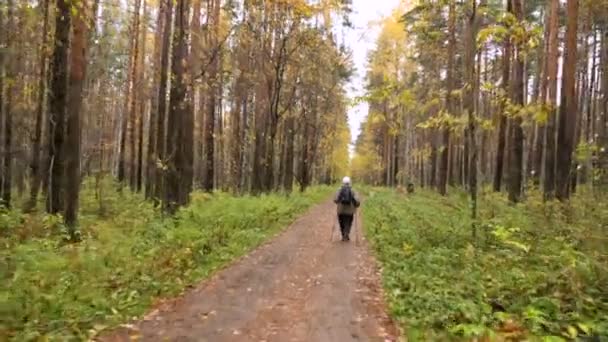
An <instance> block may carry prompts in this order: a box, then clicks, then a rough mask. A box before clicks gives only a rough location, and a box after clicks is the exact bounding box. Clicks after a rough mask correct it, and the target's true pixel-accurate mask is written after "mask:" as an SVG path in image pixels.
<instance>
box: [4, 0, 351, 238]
mask: <svg viewBox="0 0 608 342" xmlns="http://www.w3.org/2000/svg"><path fill="white" fill-rule="evenodd" d="M157 5H158V6H157ZM32 6H33V8H34V11H31V9H32ZM348 12H349V9H348V5H347V4H342V3H341V2H336V3H334V2H328V3H323V4H322V5H314V6H313V5H311V4H309V3H308V2H306V1H304V0H291V1H287V2H277V3H275V2H259V1H237V2H224V1H220V0H192V1H185V0H184V1H181V0H180V1H173V0H160V1H158V2H153V1H150V0H129V1H119V0H105V1H99V0H78V1H64V0H39V1H37V2H35V3H34V2H14V1H12V0H11V1H8V2H2V3H1V4H0V32H2V33H1V34H0V41H1V42H2V44H1V45H0V49H2V50H1V51H0V52H2V63H0V67H1V68H2V69H1V70H2V72H1V73H0V90H1V91H0V109H1V110H0V114H1V115H2V116H1V119H2V127H3V130H2V132H1V134H0V141H2V146H3V148H2V152H3V153H2V162H1V164H2V173H1V176H2V182H1V184H2V187H1V189H0V190H2V191H1V193H2V198H3V202H4V205H5V206H9V205H11V204H13V203H14V198H12V199H11V194H12V193H14V191H15V190H18V191H23V188H24V185H23V179H24V176H29V178H30V182H29V184H30V191H29V194H28V199H27V201H26V203H25V204H26V209H28V210H36V208H37V207H38V197H39V192H40V189H42V192H43V193H44V195H45V196H46V210H47V211H48V212H49V213H53V214H63V215H64V217H65V220H66V223H67V225H68V226H69V227H70V228H71V229H72V231H73V232H74V233H75V232H76V228H77V222H78V219H77V213H78V202H79V189H80V183H81V181H82V180H83V179H85V178H86V177H88V176H95V177H96V179H98V180H99V179H101V177H106V176H108V175H112V176H113V177H115V178H116V180H117V190H121V189H123V188H124V187H126V186H128V188H129V189H130V190H131V191H137V192H139V191H141V192H144V193H145V196H146V197H147V198H149V199H153V200H154V201H156V202H157V203H159V204H160V203H162V208H164V209H165V210H167V211H169V212H174V211H175V210H177V208H179V206H182V205H185V204H187V203H188V201H189V196H190V193H191V192H192V191H193V190H194V189H197V188H198V189H201V190H204V191H214V190H216V189H219V190H226V191H234V192H235V193H246V192H254V193H260V192H269V191H275V190H281V191H292V189H293V186H294V183H297V185H299V188H300V189H305V188H306V187H307V186H309V185H310V184H313V183H317V182H332V181H334V180H335V179H337V177H339V176H341V175H342V174H344V173H345V172H346V171H345V170H346V168H347V167H348V159H347V158H348V143H349V141H350V137H349V134H348V132H349V130H348V127H347V123H346V111H347V104H346V103H347V101H346V94H345V90H344V87H345V84H346V81H347V80H348V78H349V75H350V68H351V67H350V65H349V63H350V61H349V58H348V51H346V49H345V47H343V46H339V45H338V44H337V43H336V39H335V37H334V33H333V32H334V30H333V27H334V23H333V22H332V18H334V17H336V16H335V15H347V13H348ZM39 24H40V25H39ZM151 46H152V48H150V47H151ZM15 113H19V114H15ZM15 129H17V131H15ZM32 142H33V143H32ZM26 165H29V168H27V169H28V170H29V172H27V173H24V172H17V173H15V172H12V171H15V168H17V167H22V166H26ZM19 170H21V169H19ZM14 180H16V182H13V181H14ZM125 191H126V190H125ZM98 196H102V195H101V192H99V193H98ZM19 198H21V197H19ZM99 202H100V203H103V199H102V198H100V199H99ZM76 237H77V236H76V235H74V236H73V238H76Z"/></svg>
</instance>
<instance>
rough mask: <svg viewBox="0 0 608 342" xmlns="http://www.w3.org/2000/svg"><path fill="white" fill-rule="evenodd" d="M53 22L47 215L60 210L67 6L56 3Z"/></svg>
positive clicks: (65, 86)
mask: <svg viewBox="0 0 608 342" xmlns="http://www.w3.org/2000/svg"><path fill="white" fill-rule="evenodd" d="M56 11H57V13H56V15H55V18H56V22H55V50H54V52H53V64H52V69H51V70H52V71H51V72H52V75H53V78H52V80H51V86H50V89H51V91H50V93H49V98H50V104H49V135H48V137H49V165H48V168H49V170H50V171H49V182H48V187H49V190H48V193H47V208H46V210H47V212H49V213H51V214H57V213H59V212H61V211H63V195H64V194H63V181H64V177H63V174H64V155H63V149H64V146H63V145H64V138H65V117H66V107H67V88H68V70H67V64H68V48H69V43H70V39H69V38H70V21H71V11H70V4H69V3H68V2H67V0H57V6H56Z"/></svg>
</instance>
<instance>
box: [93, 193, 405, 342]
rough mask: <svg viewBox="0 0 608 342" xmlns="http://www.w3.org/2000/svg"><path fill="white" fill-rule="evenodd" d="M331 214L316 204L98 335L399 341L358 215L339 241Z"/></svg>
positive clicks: (108, 340) (110, 340) (108, 338)
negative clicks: (178, 291) (196, 281)
mask: <svg viewBox="0 0 608 342" xmlns="http://www.w3.org/2000/svg"><path fill="white" fill-rule="evenodd" d="M334 215H335V206H334V205H333V203H331V202H325V203H323V204H321V205H318V206H316V207H313V208H312V209H310V210H309V211H308V212H307V214H305V215H304V216H302V217H300V218H299V219H298V220H296V221H295V222H294V223H293V224H292V225H291V226H290V227H289V228H288V229H286V230H285V231H284V232H283V233H281V234H280V235H279V236H278V237H277V238H275V239H274V240H272V241H270V242H268V243H266V244H264V245H262V246H261V247H259V248H258V249H256V250H255V251H253V252H252V253H250V254H248V255H247V256H245V257H243V258H241V259H240V260H238V261H236V262H235V263H233V264H231V265H230V266H228V267H227V268H225V269H223V270H222V271H219V272H218V273H217V274H215V275H214V276H213V277H212V278H210V279H208V280H206V281H204V282H202V283H201V284H200V285H198V286H197V287H195V288H194V289H192V290H190V291H188V292H187V293H185V294H184V295H182V296H181V297H179V298H176V299H173V300H170V301H167V302H165V303H163V304H162V305H160V306H159V307H157V308H156V309H154V310H152V311H151V312H150V313H148V314H147V315H146V316H145V317H144V318H143V319H142V320H140V321H137V322H133V323H132V324H126V325H123V326H121V327H120V328H119V329H118V330H115V331H112V332H109V333H107V334H104V335H102V336H101V337H100V338H99V341H105V342H114V341H133V340H145V341H214V342H220V341H316V342H323V341H383V342H384V341H396V340H397V334H398V332H397V329H396V327H395V325H394V324H393V323H392V322H391V320H390V318H389V317H388V315H387V312H386V307H385V305H384V300H383V294H382V288H381V284H380V272H379V268H378V265H377V264H376V261H375V260H374V258H373V256H372V255H371V254H370V252H369V249H368V245H367V243H366V241H365V239H364V238H363V234H361V233H360V232H361V228H362V227H361V223H360V222H355V224H354V227H353V232H352V238H353V239H352V241H351V242H349V243H344V242H341V241H339V240H340V239H339V237H338V235H339V230H338V229H335V230H334V235H333V238H332V241H331V242H330V239H329V237H330V232H331V230H332V225H333V224H336V221H335V218H334ZM355 237H356V238H355Z"/></svg>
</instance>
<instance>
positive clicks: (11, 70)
mask: <svg viewBox="0 0 608 342" xmlns="http://www.w3.org/2000/svg"><path fill="white" fill-rule="evenodd" d="M14 8H15V4H14V2H13V0H8V2H7V11H6V16H7V24H8V27H9V29H8V30H6V32H5V35H6V37H5V41H6V43H7V45H8V46H9V47H10V48H11V49H12V50H14V51H16V50H17V39H16V31H17V28H16V26H15V13H14ZM6 64H7V66H8V67H7V68H6V70H5V74H4V75H3V76H4V77H5V78H6V79H7V80H8V82H7V84H6V89H2V87H0V92H1V91H6V100H5V108H4V122H3V128H4V155H3V158H2V204H3V205H4V206H6V207H8V208H10V206H11V192H12V186H13V183H12V165H13V153H14V152H13V114H14V111H15V108H14V103H13V97H14V91H15V83H16V81H17V80H16V75H17V73H16V70H15V58H14V57H13V58H10V59H9V60H8V61H7V63H6ZM0 77H2V76H0ZM1 109H2V106H1V105H0V110H1Z"/></svg>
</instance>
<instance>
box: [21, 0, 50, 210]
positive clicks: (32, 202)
mask: <svg viewBox="0 0 608 342" xmlns="http://www.w3.org/2000/svg"><path fill="white" fill-rule="evenodd" d="M41 6H42V9H43V16H42V20H43V22H42V41H41V43H40V61H39V63H40V73H39V79H38V100H37V104H36V127H35V129H34V141H33V146H32V160H31V164H30V170H31V175H30V177H31V181H30V199H29V203H28V204H27V208H26V209H27V210H32V209H34V208H35V207H36V202H37V200H38V192H39V191H40V183H41V179H40V178H41V176H42V173H41V172H40V161H41V160H40V155H41V150H42V123H43V122H44V109H45V106H44V101H45V99H46V86H47V82H46V81H47V77H48V76H47V74H48V72H47V66H48V65H47V63H48V54H47V44H48V35H49V34H48V30H49V0H41Z"/></svg>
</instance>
